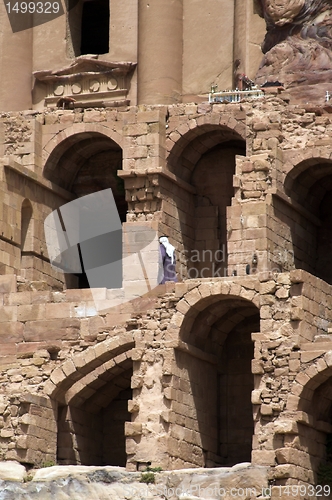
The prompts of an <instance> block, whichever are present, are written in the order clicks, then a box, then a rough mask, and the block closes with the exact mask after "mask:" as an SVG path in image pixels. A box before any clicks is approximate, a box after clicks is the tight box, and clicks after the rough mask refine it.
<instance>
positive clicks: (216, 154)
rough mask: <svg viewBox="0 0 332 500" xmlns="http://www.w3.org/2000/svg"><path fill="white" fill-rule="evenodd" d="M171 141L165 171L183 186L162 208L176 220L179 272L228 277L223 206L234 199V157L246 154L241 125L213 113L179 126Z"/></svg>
mask: <svg viewBox="0 0 332 500" xmlns="http://www.w3.org/2000/svg"><path fill="white" fill-rule="evenodd" d="M172 137H173V138H174V137H178V139H177V140H176V142H175V143H174V144H173V146H172V147H171V148H170V150H169V153H168V157H167V165H168V169H169V170H170V171H171V173H172V174H175V175H176V176H177V177H178V179H180V180H181V181H185V183H186V184H183V183H179V184H178V185H177V187H176V190H174V188H173V190H172V192H173V193H174V194H173V199H172V201H171V202H170V201H167V202H165V203H164V205H166V203H167V204H169V203H171V204H172V205H174V207H172V210H171V211H170V215H171V216H172V217H177V220H178V221H179V222H178V223H177V225H178V226H179V227H177V228H176V229H177V233H175V232H174V233H175V237H176V238H177V240H178V241H174V243H177V247H178V249H179V252H180V259H179V261H180V262H181V266H180V271H179V273H180V275H181V276H182V277H183V278H186V279H194V278H211V277H217V276H219V277H223V276H226V275H227V267H228V262H227V258H228V251H227V207H230V206H231V203H232V198H233V196H234V187H233V176H234V175H235V164H236V156H237V155H242V156H244V155H245V154H246V142H245V125H244V123H243V122H242V121H241V120H235V119H234V118H230V117H228V116H223V115H219V114H218V113H211V114H206V115H202V116H199V117H198V118H196V119H194V120H188V122H184V123H181V125H180V126H179V127H177V128H175V129H174V130H173V131H172V132H171V134H170V138H172ZM169 189H170V188H167V190H169ZM164 211H165V212H166V213H167V207H165V209H164ZM174 212H175V213H177V214H178V215H177V216H175V215H174ZM174 243H173V244H174Z"/></svg>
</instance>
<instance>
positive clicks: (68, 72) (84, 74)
mask: <svg viewBox="0 0 332 500" xmlns="http://www.w3.org/2000/svg"><path fill="white" fill-rule="evenodd" d="M135 67H136V63H132V62H116V63H114V62H109V61H103V60H100V59H98V56H81V57H77V58H76V59H75V60H74V61H73V62H72V63H71V64H70V65H69V66H66V67H64V68H61V69H59V70H42V71H35V72H34V73H33V75H34V77H35V79H36V80H37V82H41V83H43V84H44V85H46V88H47V91H46V95H45V106H47V107H49V106H52V107H53V106H55V105H56V104H57V102H58V101H59V100H60V99H63V98H69V99H71V100H72V102H73V103H74V106H76V107H78V106H80V107H81V106H83V107H86V106H89V107H92V106H98V107H99V106H119V105H123V104H129V101H128V100H127V95H128V89H129V86H130V79H131V75H132V72H133V70H134V69H135Z"/></svg>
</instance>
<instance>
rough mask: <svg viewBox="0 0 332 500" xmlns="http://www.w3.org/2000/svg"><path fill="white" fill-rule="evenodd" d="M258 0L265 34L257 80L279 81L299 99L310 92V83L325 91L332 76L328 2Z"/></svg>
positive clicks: (331, 26) (330, 25) (329, 3)
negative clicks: (263, 19)
mask: <svg viewBox="0 0 332 500" xmlns="http://www.w3.org/2000/svg"><path fill="white" fill-rule="evenodd" d="M257 1H258V2H259V5H258V7H259V9H260V13H261V15H262V16H264V18H265V21H266V27H267V33H266V36H265V40H264V42H263V44H262V50H263V52H264V54H265V55H264V58H263V60H262V62H261V65H260V68H259V70H258V73H257V75H256V83H258V84H260V85H262V84H264V83H265V82H266V81H271V82H272V81H280V82H281V83H283V84H284V85H285V87H286V88H287V89H294V94H295V95H298V96H299V97H300V96H301V97H302V98H303V97H305V96H306V95H307V94H308V95H309V94H310V93H311V89H310V86H313V85H314V86H315V87H317V85H318V86H319V87H318V88H316V93H319V92H321V91H322V92H323V91H325V90H328V86H326V84H328V83H329V82H330V81H331V77H332V51H331V48H332V13H331V12H332V11H331V8H332V3H331V1H330V0H292V1H289V0H257ZM324 84H325V85H324ZM299 87H300V88H299ZM320 89H321V90H320Z"/></svg>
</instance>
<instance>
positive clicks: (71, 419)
mask: <svg viewBox="0 0 332 500" xmlns="http://www.w3.org/2000/svg"><path fill="white" fill-rule="evenodd" d="M114 372H115V373H114ZM99 375H100V374H99ZM131 377H132V362H131V360H129V359H126V360H125V361H122V362H121V361H120V363H119V365H118V367H117V370H116V369H114V363H113V370H112V369H111V368H110V369H109V370H106V371H105V372H104V373H103V376H100V377H97V376H96V379H95V380H94V381H91V380H90V382H89V383H88V384H87V385H86V386H85V387H84V388H82V387H81V390H80V391H77V392H76V390H77V389H76V388H75V386H74V387H73V389H72V391H71V393H72V394H73V393H74V395H73V396H72V395H71V394H70V393H69V395H68V399H69V401H68V404H67V405H60V406H59V409H58V445H57V462H58V463H59V464H73V465H116V466H120V467H125V466H126V461H127V455H126V442H125V422H130V420H131V415H130V413H129V412H128V401H129V400H131V399H132V390H131V388H130V381H131ZM90 378H91V377H90ZM81 384H83V385H84V384H85V381H84V380H82V382H81ZM75 392H76V393H75Z"/></svg>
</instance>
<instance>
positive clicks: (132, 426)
mask: <svg viewBox="0 0 332 500" xmlns="http://www.w3.org/2000/svg"><path fill="white" fill-rule="evenodd" d="M141 434H142V424H140V423H138V422H125V436H140V435H141Z"/></svg>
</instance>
